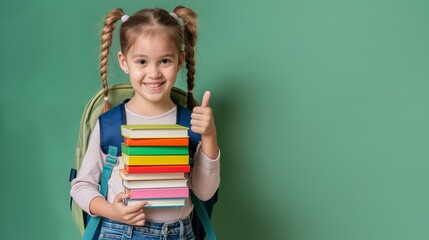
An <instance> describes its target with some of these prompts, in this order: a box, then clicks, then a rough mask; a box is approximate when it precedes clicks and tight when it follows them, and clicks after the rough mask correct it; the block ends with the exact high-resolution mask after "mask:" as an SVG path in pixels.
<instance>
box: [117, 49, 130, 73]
mask: <svg viewBox="0 0 429 240" xmlns="http://www.w3.org/2000/svg"><path fill="white" fill-rule="evenodd" d="M118 61H119V66H120V67H121V68H122V70H123V71H124V72H125V73H126V74H128V73H129V70H128V63H127V59H126V58H125V56H124V54H122V52H118Z"/></svg>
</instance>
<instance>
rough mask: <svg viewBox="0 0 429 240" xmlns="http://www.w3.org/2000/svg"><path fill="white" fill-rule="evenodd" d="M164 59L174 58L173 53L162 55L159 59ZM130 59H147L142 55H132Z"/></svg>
mask: <svg viewBox="0 0 429 240" xmlns="http://www.w3.org/2000/svg"><path fill="white" fill-rule="evenodd" d="M165 57H175V55H174V53H166V54H164V55H162V56H161V57H160V58H165ZM131 58H148V56H146V55H144V54H138V53H137V54H134V55H132V56H131Z"/></svg>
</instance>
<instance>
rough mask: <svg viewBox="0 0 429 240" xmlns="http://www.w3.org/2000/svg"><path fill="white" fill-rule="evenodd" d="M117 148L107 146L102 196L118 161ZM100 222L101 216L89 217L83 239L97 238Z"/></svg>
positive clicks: (102, 177)
mask: <svg viewBox="0 0 429 240" xmlns="http://www.w3.org/2000/svg"><path fill="white" fill-rule="evenodd" d="M117 154H118V148H117V147H114V146H109V151H108V154H107V157H106V163H105V164H104V165H103V172H102V173H101V183H100V185H101V190H100V193H101V195H103V197H104V198H106V196H107V184H108V181H109V178H110V176H111V175H112V171H113V168H114V167H115V166H116V165H117V163H118V157H117ZM100 222H101V217H100V216H97V217H91V218H90V220H89V223H88V225H87V226H86V228H85V232H84V233H83V236H82V239H83V240H95V239H98V237H99V235H100Z"/></svg>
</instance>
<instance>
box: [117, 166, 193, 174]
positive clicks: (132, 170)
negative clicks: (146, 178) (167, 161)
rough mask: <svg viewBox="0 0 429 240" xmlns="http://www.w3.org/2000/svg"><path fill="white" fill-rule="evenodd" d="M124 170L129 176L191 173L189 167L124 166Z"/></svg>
mask: <svg viewBox="0 0 429 240" xmlns="http://www.w3.org/2000/svg"><path fill="white" fill-rule="evenodd" d="M124 169H125V171H126V172H127V173H129V174H137V173H169V172H184V173H188V172H190V171H191V166H189V165H166V166H141V165H137V166H130V165H124Z"/></svg>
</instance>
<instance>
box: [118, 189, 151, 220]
mask: <svg viewBox="0 0 429 240" xmlns="http://www.w3.org/2000/svg"><path fill="white" fill-rule="evenodd" d="M129 197H130V196H129V194H128V195H127V194H125V193H119V194H118V195H116V197H115V199H114V200H113V203H112V209H111V214H110V215H111V216H110V218H111V219H112V220H115V221H118V222H122V223H125V224H129V225H133V226H143V225H144V223H145V214H144V210H143V207H144V206H146V205H147V202H146V201H143V202H142V203H140V204H137V205H135V206H126V205H125V204H124V202H123V201H124V199H125V198H129Z"/></svg>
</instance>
